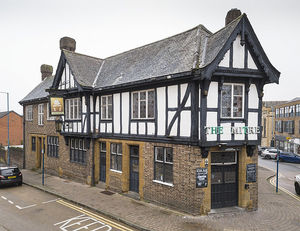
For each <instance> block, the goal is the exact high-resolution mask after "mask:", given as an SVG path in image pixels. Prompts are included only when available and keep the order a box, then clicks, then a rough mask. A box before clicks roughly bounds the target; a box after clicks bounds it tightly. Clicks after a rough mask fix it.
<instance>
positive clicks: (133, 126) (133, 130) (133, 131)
mask: <svg viewBox="0 0 300 231" xmlns="http://www.w3.org/2000/svg"><path fill="white" fill-rule="evenodd" d="M130 134H133V135H136V134H137V125H136V123H131V124H130Z"/></svg>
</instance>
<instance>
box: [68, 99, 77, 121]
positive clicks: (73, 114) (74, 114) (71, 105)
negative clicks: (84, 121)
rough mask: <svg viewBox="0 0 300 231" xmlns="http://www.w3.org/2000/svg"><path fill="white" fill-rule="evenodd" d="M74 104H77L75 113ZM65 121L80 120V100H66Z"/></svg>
mask: <svg viewBox="0 0 300 231" xmlns="http://www.w3.org/2000/svg"><path fill="white" fill-rule="evenodd" d="M75 103H77V111H76V110H75V108H76V107H75ZM65 109H66V110H65V114H66V120H80V119H81V100H80V98H72V99H66V104H65Z"/></svg>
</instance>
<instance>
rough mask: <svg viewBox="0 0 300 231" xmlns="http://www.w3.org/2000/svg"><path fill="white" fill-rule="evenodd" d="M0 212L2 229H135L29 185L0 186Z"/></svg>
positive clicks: (0, 226)
mask: <svg viewBox="0 0 300 231" xmlns="http://www.w3.org/2000/svg"><path fill="white" fill-rule="evenodd" d="M0 211H1V215H0V231H6V230H9V231H20V230H22V231H26V230H30V231H35V230H37V231H41V230H43V231H47V230H51V231H53V230H62V231H70V230H74V231H75V230H99V231H110V230H112V231H118V230H120V231H131V230H135V229H132V228H129V227H128V226H126V225H124V224H121V223H119V222H116V221H114V220H111V219H109V218H107V217H104V216H102V215H100V214H97V213H95V212H91V211H89V210H87V209H84V208H80V207H79V206H76V205H74V204H71V203H69V202H67V201H64V200H61V199H59V198H56V197H55V196H53V195H50V194H48V193H45V192H42V191H40V190H37V189H34V188H32V187H29V186H26V185H23V186H18V187H15V186H14V187H5V188H3V187H2V188H0Z"/></svg>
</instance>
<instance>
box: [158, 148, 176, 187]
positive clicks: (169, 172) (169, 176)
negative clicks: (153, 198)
mask: <svg viewBox="0 0 300 231" xmlns="http://www.w3.org/2000/svg"><path fill="white" fill-rule="evenodd" d="M154 179H155V180H157V181H161V182H165V183H173V149H172V148H166V147H155V148H154Z"/></svg>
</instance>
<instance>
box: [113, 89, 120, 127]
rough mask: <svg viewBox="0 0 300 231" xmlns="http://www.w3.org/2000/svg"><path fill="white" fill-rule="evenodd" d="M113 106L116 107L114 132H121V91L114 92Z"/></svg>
mask: <svg viewBox="0 0 300 231" xmlns="http://www.w3.org/2000/svg"><path fill="white" fill-rule="evenodd" d="M113 97H114V99H113V102H114V103H113V107H114V115H113V119H114V121H113V122H114V133H120V127H121V125H120V93H118V94H113Z"/></svg>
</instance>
